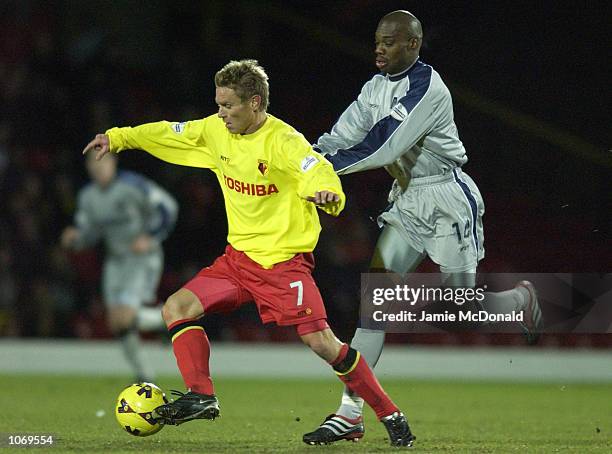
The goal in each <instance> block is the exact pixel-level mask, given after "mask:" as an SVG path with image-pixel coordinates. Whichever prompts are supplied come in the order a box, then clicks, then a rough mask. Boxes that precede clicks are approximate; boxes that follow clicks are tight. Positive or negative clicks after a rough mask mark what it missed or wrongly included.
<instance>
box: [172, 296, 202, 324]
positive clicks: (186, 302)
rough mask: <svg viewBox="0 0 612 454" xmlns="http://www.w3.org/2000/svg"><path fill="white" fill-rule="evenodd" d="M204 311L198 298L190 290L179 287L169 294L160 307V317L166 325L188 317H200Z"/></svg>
mask: <svg viewBox="0 0 612 454" xmlns="http://www.w3.org/2000/svg"><path fill="white" fill-rule="evenodd" d="M203 313H204V310H203V309H202V305H201V304H200V301H199V300H198V298H197V297H196V296H195V295H194V294H193V293H191V292H189V291H187V290H184V289H181V290H179V291H178V292H176V293H173V294H172V295H170V297H169V298H168V299H167V300H166V302H165V304H164V306H163V307H162V317H163V319H164V322H166V325H170V324H171V323H174V322H176V321H177V320H184V319H189V318H198V317H201V316H202V315H203Z"/></svg>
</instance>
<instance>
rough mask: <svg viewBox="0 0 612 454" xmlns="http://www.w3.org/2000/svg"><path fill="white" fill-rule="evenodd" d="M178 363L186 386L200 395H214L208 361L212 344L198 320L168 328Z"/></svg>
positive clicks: (179, 321)
mask: <svg viewBox="0 0 612 454" xmlns="http://www.w3.org/2000/svg"><path fill="white" fill-rule="evenodd" d="M168 332H169V333H170V336H171V338H172V349H173V350H174V356H176V363H177V364H178V368H179V370H180V371H181V375H182V376H183V381H184V382H185V386H186V387H187V388H189V389H190V390H191V391H194V392H196V393H200V394H208V395H211V394H214V393H215V389H214V387H213V383H212V380H211V378H210V370H209V367H208V360H209V358H210V343H209V342H208V337H206V333H205V332H204V328H203V327H202V326H201V325H200V324H199V322H198V321H197V320H190V319H187V320H178V321H176V322H174V323H172V324H171V325H170V326H168Z"/></svg>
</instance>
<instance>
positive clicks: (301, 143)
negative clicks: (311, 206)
mask: <svg viewBox="0 0 612 454" xmlns="http://www.w3.org/2000/svg"><path fill="white" fill-rule="evenodd" d="M281 149H282V150H283V156H285V157H286V160H287V162H286V164H287V171H288V172H289V173H290V174H291V175H292V176H293V177H294V178H295V179H296V180H297V183H298V184H297V192H298V195H299V196H300V197H301V198H303V199H305V198H307V197H312V196H314V194H315V192H317V191H330V192H334V193H336V194H338V195H339V196H340V201H339V202H337V203H332V204H327V205H325V206H320V207H319V208H320V209H322V210H323V211H325V212H326V213H328V214H331V215H332V216H338V215H339V214H340V212H341V211H342V210H343V209H344V205H345V203H346V196H345V194H344V192H343V191H342V184H341V183H340V178H338V175H336V173H335V172H334V169H333V167H332V165H331V164H330V163H329V162H328V161H327V160H326V159H325V157H323V156H321V155H320V154H318V153H316V152H315V151H314V150H313V149H312V147H311V146H310V144H309V143H308V141H307V140H306V139H305V138H304V136H302V135H301V134H299V133H297V132H295V133H290V134H287V135H286V136H285V137H284V140H283V143H282V145H281Z"/></svg>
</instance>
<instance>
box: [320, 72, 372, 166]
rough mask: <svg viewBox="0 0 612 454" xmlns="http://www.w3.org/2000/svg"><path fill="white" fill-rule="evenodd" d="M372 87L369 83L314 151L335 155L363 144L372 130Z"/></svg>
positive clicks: (324, 135) (323, 136)
mask: <svg viewBox="0 0 612 454" xmlns="http://www.w3.org/2000/svg"><path fill="white" fill-rule="evenodd" d="M369 90H370V85H369V83H367V84H366V85H364V86H363V88H362V89H361V93H359V96H358V97H357V99H356V100H355V101H353V102H352V103H351V105H349V106H348V107H347V109H346V110H345V111H344V112H343V113H342V115H340V118H339V119H338V121H337V122H336V124H335V125H334V126H333V127H332V130H331V132H329V133H325V134H323V135H322V136H321V137H320V138H319V140H318V142H317V143H316V144H315V145H314V149H315V150H316V151H318V152H319V153H321V154H323V155H334V154H335V153H336V152H337V151H338V150H342V149H346V148H350V147H352V146H353V145H355V144H357V143H359V142H361V141H362V140H363V138H364V137H365V136H366V135H367V134H368V131H369V130H370V129H371V128H372V124H373V117H372V109H371V108H370V106H369V102H368V98H369V95H368V93H369Z"/></svg>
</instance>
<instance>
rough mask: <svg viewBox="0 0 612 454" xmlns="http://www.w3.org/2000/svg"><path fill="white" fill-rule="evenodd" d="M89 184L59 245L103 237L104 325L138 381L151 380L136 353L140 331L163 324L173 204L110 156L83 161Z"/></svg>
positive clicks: (81, 244)
mask: <svg viewBox="0 0 612 454" xmlns="http://www.w3.org/2000/svg"><path fill="white" fill-rule="evenodd" d="M86 166H87V172H88V173H89V176H90V177H91V179H92V182H91V183H90V184H88V185H87V186H85V187H84V188H83V189H81V190H80V192H79V194H78V208H77V212H76V215H75V225H74V226H70V227H66V228H65V229H64V231H63V233H62V236H61V243H62V246H64V247H65V248H68V249H72V250H80V249H84V248H88V247H91V246H94V245H95V244H96V243H97V242H98V241H99V240H100V239H102V240H104V243H105V248H106V256H105V260H104V267H103V274H102V293H103V298H104V303H105V305H106V309H107V320H108V326H109V328H110V330H111V332H112V333H113V335H115V336H116V337H117V338H118V339H120V341H121V345H122V346H123V351H124V354H125V357H126V358H127V360H128V362H129V363H130V365H131V366H132V368H133V370H134V373H135V375H136V378H137V380H139V381H150V380H152V371H151V369H150V368H149V367H148V366H147V365H146V364H145V362H144V361H143V358H142V357H141V354H140V338H139V331H155V330H160V329H163V328H164V326H165V325H164V322H163V319H162V316H161V310H160V308H159V307H146V306H144V305H143V304H144V303H153V302H155V301H156V293H157V287H158V285H159V280H160V278H161V274H162V271H163V265H164V255H163V250H162V241H163V240H164V239H165V238H166V237H167V236H168V235H169V234H170V232H171V231H172V229H173V228H174V225H175V223H176V218H177V213H178V204H177V203H176V201H175V200H174V198H173V197H172V196H171V195H170V194H168V193H167V192H166V191H165V190H164V189H162V188H161V187H159V186H158V185H157V184H155V183H154V182H153V181H151V180H149V179H147V178H145V177H143V176H142V175H139V174H137V173H134V172H127V171H118V170H117V158H116V156H114V155H110V156H107V157H105V158H104V159H102V160H99V161H97V160H96V159H95V158H94V157H93V156H91V157H88V158H87V160H86Z"/></svg>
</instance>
